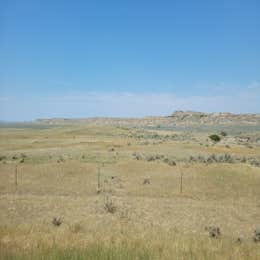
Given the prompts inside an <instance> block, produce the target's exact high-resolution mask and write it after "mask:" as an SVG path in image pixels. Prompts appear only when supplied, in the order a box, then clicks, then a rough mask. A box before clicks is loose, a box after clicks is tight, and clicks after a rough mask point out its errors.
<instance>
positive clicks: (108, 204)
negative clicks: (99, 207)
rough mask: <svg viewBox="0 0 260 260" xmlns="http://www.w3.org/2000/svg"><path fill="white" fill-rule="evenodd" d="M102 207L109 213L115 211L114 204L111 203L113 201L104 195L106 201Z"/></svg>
mask: <svg viewBox="0 0 260 260" xmlns="http://www.w3.org/2000/svg"><path fill="white" fill-rule="evenodd" d="M104 209H105V210H106V212H109V213H111V214H114V213H115V212H116V206H115V204H114V203H113V201H112V200H111V199H109V198H108V197H106V201H105V205H104Z"/></svg>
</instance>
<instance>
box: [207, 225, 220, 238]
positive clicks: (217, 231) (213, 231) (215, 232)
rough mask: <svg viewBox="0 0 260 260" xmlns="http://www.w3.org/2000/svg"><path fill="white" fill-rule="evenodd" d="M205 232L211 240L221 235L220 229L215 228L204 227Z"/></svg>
mask: <svg viewBox="0 0 260 260" xmlns="http://www.w3.org/2000/svg"><path fill="white" fill-rule="evenodd" d="M205 230H206V231H208V232H209V237H211V238H219V237H220V235H221V233H220V228H219V227H216V226H208V227H205Z"/></svg>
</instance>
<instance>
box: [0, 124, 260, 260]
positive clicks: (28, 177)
mask: <svg viewBox="0 0 260 260" xmlns="http://www.w3.org/2000/svg"><path fill="white" fill-rule="evenodd" d="M133 131H135V130H128V129H122V128H115V127H108V126H106V127H97V126H81V127H69V126H66V127H60V128H50V129H30V128H29V129H0V144H1V146H0V147H1V148H0V155H5V156H6V157H7V158H6V159H4V160H2V161H1V162H0V208H1V210H0V228H1V232H0V241H1V248H2V250H3V252H5V256H7V255H9V256H10V255H12V254H14V255H15V254H16V252H13V251H12V250H13V248H20V247H21V248H23V249H31V247H33V248H34V247H37V245H38V246H39V244H41V245H43V247H45V246H52V247H53V243H54V242H55V246H56V245H57V248H60V247H61V248H81V249H82V248H83V249H84V248H86V247H87V246H88V245H93V244H95V243H98V244H101V245H104V246H103V248H106V246H107V248H108V249H111V250H112V249H113V248H114V250H116V249H115V248H116V246H117V245H118V247H117V248H120V250H121V249H122V250H123V251H122V252H124V253H125V252H126V251H127V250H130V251H134V250H135V249H136V250H137V251H138V250H141V248H144V249H147V250H148V252H149V254H150V255H148V258H140V259H257V258H258V257H259V245H258V244H255V243H253V242H252V235H253V231H254V229H255V228H256V227H259V225H260V168H257V167H253V166H250V165H249V164H241V163H236V164H224V163H213V164H210V165H206V164H200V163H185V162H179V161H177V166H169V165H167V164H165V163H163V162H162V161H153V162H148V161H145V160H140V161H138V160H134V159H133V157H132V154H133V153H134V152H138V153H143V154H164V155H167V156H174V157H175V158H177V159H178V158H188V157H189V156H190V155H198V154H202V155H207V154H212V153H216V154H218V153H224V152H229V153H231V154H235V155H241V156H242V155H245V154H247V153H249V152H250V156H260V150H259V148H254V149H249V148H246V147H243V146H238V145H236V146H235V145H234V146H232V147H231V149H229V150H228V151H227V149H226V148H225V147H224V146H221V145H216V146H209V147H206V146H200V145H199V144H198V143H197V142H193V141H189V142H188V143H187V142H186V141H185V140H184V141H173V140H166V141H163V142H161V143H159V144H148V145H143V144H140V140H138V139H135V138H131V137H129V132H133ZM167 133H168V132H167ZM198 136H201V138H202V139H205V135H203V134H200V135H198ZM197 138H198V137H197ZM111 148H113V149H111ZM21 153H23V154H25V155H26V158H25V161H24V162H23V163H19V161H20V155H21ZM14 155H16V156H17V157H18V159H12V157H13V156H14ZM16 167H17V186H16V185H15V178H16V175H15V169H16ZM98 169H100V187H99V190H97V189H98V184H97V183H98ZM180 172H182V173H183V192H182V193H180ZM146 178H149V180H150V184H145V185H144V184H143V180H144V179H146ZM107 198H109V200H110V201H112V203H113V204H114V205H115V211H114V212H113V213H110V212H108V211H107V210H106V209H105V208H104V205H105V203H106V200H107ZM53 217H60V218H61V219H62V224H61V225H60V226H59V227H55V226H54V225H53V224H52V219H53ZM211 224H213V225H216V226H219V227H220V229H221V232H222V237H221V239H220V240H217V241H215V240H212V239H209V238H208V234H207V233H206V231H205V226H208V225H211ZM238 237H241V238H242V241H243V242H242V244H239V245H238V244H237V243H236V242H235V241H236V239H237V238H238ZM137 241H139V242H137ZM136 243H137V244H139V247H137V246H136ZM105 245H106V246H105ZM125 245H127V246H125ZM57 250H58V249H57ZM125 250H126V251H125ZM112 251H113V250H112ZM39 252H42V254H44V252H45V251H44V252H43V251H40V250H39ZM109 252H110V251H109ZM120 252H121V251H120ZM122 252H121V253H122ZM127 252H128V251H127ZM138 252H139V251H138ZM45 253H46V252H45ZM36 254H37V253H36ZM46 254H48V252H47V253H46ZM122 254H123V253H122ZM118 256H120V255H118ZM121 256H122V255H121ZM0 257H2V258H3V257H4V254H2V255H1V254H0ZM134 257H137V256H134V255H133V257H132V258H131V257H130V258H126V259H133V258H134ZM49 258H50V259H64V258H62V257H60V258H51V257H49ZM10 259H12V258H11V256H10ZM75 259H81V258H75ZM82 259H83V258H82ZM89 259H90V258H89ZM93 259H122V258H120V257H119V258H116V257H115V258H105V256H104V258H93ZM136 259H138V258H136Z"/></svg>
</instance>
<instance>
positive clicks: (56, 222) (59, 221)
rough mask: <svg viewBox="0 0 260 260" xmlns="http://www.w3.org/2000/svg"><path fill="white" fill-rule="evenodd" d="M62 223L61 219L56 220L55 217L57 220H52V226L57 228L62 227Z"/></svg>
mask: <svg viewBox="0 0 260 260" xmlns="http://www.w3.org/2000/svg"><path fill="white" fill-rule="evenodd" d="M61 223H62V220H61V218H56V217H55V218H53V219H52V224H53V225H54V226H56V227H58V226H60V225H61Z"/></svg>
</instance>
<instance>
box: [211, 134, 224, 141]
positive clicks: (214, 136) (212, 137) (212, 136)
mask: <svg viewBox="0 0 260 260" xmlns="http://www.w3.org/2000/svg"><path fill="white" fill-rule="evenodd" d="M209 138H210V139H211V140H212V141H214V142H219V141H220V140H221V138H220V137H219V136H218V135H216V134H213V135H210V136H209Z"/></svg>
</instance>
